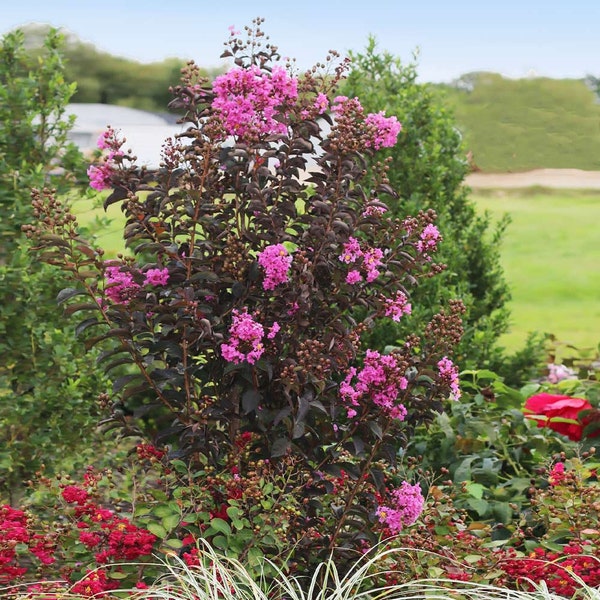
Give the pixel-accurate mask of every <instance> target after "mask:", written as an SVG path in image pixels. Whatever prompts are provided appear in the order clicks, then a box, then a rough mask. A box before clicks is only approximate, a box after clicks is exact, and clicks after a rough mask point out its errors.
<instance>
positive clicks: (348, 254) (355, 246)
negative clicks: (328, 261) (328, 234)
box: [338, 237, 363, 264]
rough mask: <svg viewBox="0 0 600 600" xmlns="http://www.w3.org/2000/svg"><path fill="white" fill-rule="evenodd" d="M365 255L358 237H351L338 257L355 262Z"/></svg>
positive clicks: (348, 261) (346, 261)
mask: <svg viewBox="0 0 600 600" xmlns="http://www.w3.org/2000/svg"><path fill="white" fill-rule="evenodd" d="M362 255H363V251H362V250H361V248H360V244H359V242H358V240H357V239H356V238H353V237H349V238H348V241H347V242H346V243H345V244H344V250H343V252H342V253H341V254H340V255H339V256H338V258H339V259H340V260H341V261H342V262H344V263H346V264H350V263H354V262H356V261H357V260H358V259H359V258H361V257H362Z"/></svg>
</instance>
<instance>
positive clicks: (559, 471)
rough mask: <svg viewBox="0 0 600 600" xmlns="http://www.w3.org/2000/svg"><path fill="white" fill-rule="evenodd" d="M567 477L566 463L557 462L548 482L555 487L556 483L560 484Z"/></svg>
mask: <svg viewBox="0 0 600 600" xmlns="http://www.w3.org/2000/svg"><path fill="white" fill-rule="evenodd" d="M565 479H567V476H566V474H565V463H563V462H557V463H555V464H554V466H553V467H552V470H551V471H550V474H549V475H548V483H549V484H550V485H551V486H553V487H554V486H556V485H560V484H561V483H562V482H563V481H565Z"/></svg>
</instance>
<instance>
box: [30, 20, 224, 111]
mask: <svg viewBox="0 0 600 600" xmlns="http://www.w3.org/2000/svg"><path fill="white" fill-rule="evenodd" d="M24 31H25V41H24V45H25V47H26V48H27V49H28V51H29V52H31V53H32V54H34V55H35V54H39V53H40V52H41V51H42V47H43V45H42V41H43V39H44V35H45V33H47V31H48V28H47V27H45V26H38V25H33V26H27V27H26V28H25V29H24ZM62 54H63V57H64V60H65V65H64V76H65V79H66V80H67V81H68V82H71V83H76V84H77V89H76V90H75V92H74V93H73V96H72V101H73V102H83V103H94V102H97V103H101V104H118V105H121V106H129V107H131V108H138V109H141V110H150V111H165V110H166V109H167V105H168V104H169V102H170V101H171V99H172V97H171V94H170V92H169V87H170V86H174V85H177V84H178V83H179V79H180V77H181V69H182V68H183V67H184V66H185V64H186V60H185V59H183V58H167V59H165V60H163V61H161V62H154V63H140V62H138V61H135V60H129V59H127V58H122V57H118V56H114V55H112V54H110V53H108V52H102V51H100V50H98V49H97V48H96V47H95V46H94V45H93V44H89V43H86V42H82V41H81V40H80V39H79V38H77V36H75V35H73V34H67V35H66V36H65V44H64V48H63V51H62ZM201 71H202V74H203V75H204V76H206V77H209V78H213V77H214V76H216V75H217V74H218V73H220V72H221V71H222V70H221V69H201Z"/></svg>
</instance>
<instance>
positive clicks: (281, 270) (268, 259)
mask: <svg viewBox="0 0 600 600" xmlns="http://www.w3.org/2000/svg"><path fill="white" fill-rule="evenodd" d="M258 264H259V265H260V266H261V267H262V269H263V271H264V272H265V278H264V280H263V288H264V289H265V290H272V289H274V288H275V287H277V286H278V285H280V284H282V283H285V282H286V281H288V279H289V270H290V266H291V264H292V257H291V256H290V255H289V253H288V251H287V249H286V247H285V246H284V245H283V244H274V245H273V246H267V247H266V248H265V249H264V250H263V251H262V252H261V253H260V254H259V255H258Z"/></svg>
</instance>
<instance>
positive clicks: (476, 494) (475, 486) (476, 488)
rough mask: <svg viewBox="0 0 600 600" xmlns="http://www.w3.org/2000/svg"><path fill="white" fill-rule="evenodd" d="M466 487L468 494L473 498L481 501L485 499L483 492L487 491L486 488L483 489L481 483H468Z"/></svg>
mask: <svg viewBox="0 0 600 600" xmlns="http://www.w3.org/2000/svg"><path fill="white" fill-rule="evenodd" d="M466 487H467V492H469V494H470V495H471V496H473V498H478V499H479V500H481V498H483V492H484V490H485V487H483V486H482V485H481V484H480V483H475V482H473V481H470V482H469V483H467V486H466Z"/></svg>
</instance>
